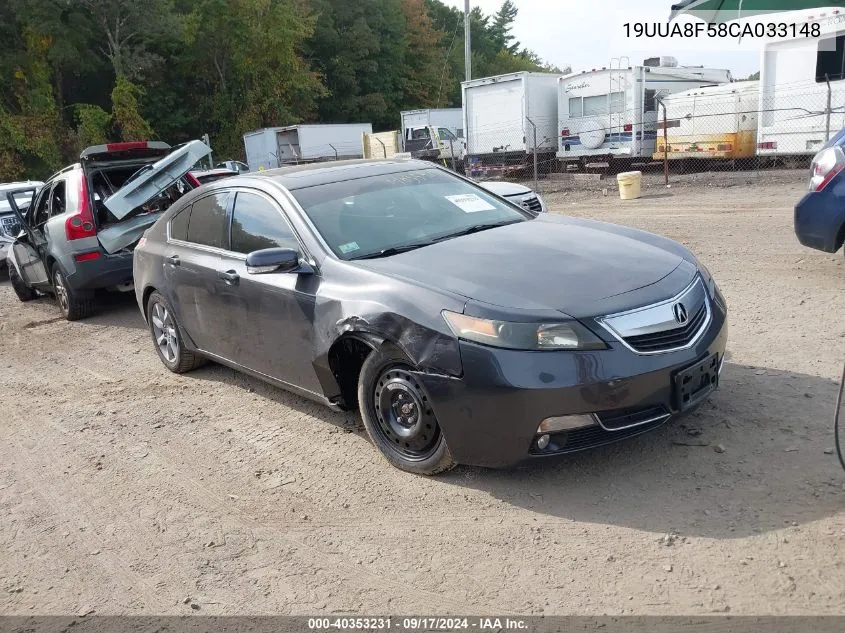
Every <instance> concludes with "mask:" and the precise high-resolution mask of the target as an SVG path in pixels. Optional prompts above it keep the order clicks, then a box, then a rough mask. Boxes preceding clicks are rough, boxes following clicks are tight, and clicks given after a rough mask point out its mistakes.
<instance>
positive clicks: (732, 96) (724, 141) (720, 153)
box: [654, 81, 760, 160]
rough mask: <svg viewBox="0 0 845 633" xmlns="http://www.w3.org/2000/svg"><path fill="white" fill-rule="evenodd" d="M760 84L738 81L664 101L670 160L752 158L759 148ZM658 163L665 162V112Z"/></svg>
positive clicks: (659, 124) (660, 120)
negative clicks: (758, 111)
mask: <svg viewBox="0 0 845 633" xmlns="http://www.w3.org/2000/svg"><path fill="white" fill-rule="evenodd" d="M759 96H760V82H758V81H737V82H734V83H730V84H723V85H721V86H708V87H706V88H696V89H694V90H687V91H685V92H677V93H675V94H672V95H669V96H668V97H666V98H665V99H664V100H663V104H664V105H665V107H666V138H667V140H668V145H669V150H668V152H666V154H665V155H666V156H667V157H668V158H669V160H682V159H687V158H689V159H728V160H737V159H743V158H752V157H753V156H754V153H755V150H756V146H757V102H758V99H759ZM657 129H658V130H659V131H658V135H657V151H656V152H655V154H654V159H655V160H663V158H664V150H665V145H666V144H665V143H664V135H663V112H662V109H661V111H660V112H659V113H658V122H657Z"/></svg>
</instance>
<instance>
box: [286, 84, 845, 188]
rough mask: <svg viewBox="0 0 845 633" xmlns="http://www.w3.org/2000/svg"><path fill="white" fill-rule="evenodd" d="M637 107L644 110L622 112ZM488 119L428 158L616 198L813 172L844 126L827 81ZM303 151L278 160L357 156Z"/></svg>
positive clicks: (368, 139)
mask: <svg viewBox="0 0 845 633" xmlns="http://www.w3.org/2000/svg"><path fill="white" fill-rule="evenodd" d="M631 101H633V102H635V103H637V104H638V108H639V109H638V110H633V109H631V108H626V105H625V104H626V103H629V102H631ZM487 114H489V116H486V115H487ZM484 118H485V119H486V120H488V121H490V123H488V124H486V125H475V126H470V127H469V129H467V130H466V131H465V132H466V138H462V139H458V140H450V139H437V138H433V139H431V141H430V147H428V150H427V151H426V152H424V154H425V156H424V158H425V159H427V160H432V161H435V162H438V163H440V164H442V165H443V166H444V167H447V168H451V169H455V170H457V171H464V172H465V173H466V175H467V176H469V177H470V178H473V179H474V180H480V181H483V180H508V181H515V182H520V183H522V184H524V185H526V186H528V187H531V188H532V189H534V190H535V191H537V192H539V193H552V192H566V191H570V190H578V189H596V190H612V191H614V192H615V191H616V187H617V183H616V176H617V175H618V174H619V173H622V172H627V171H640V172H642V177H643V183H644V185H645V186H650V185H655V186H656V185H667V184H682V183H684V182H688V181H699V180H701V179H709V180H714V179H715V180H725V181H731V180H735V181H741V180H747V179H759V178H761V177H772V178H776V177H777V174H779V173H780V174H782V173H783V171H784V170H791V171H793V172H796V173H797V172H800V173H801V174H802V175H803V174H806V171H807V169H808V167H809V165H810V161H811V159H812V157H813V155H815V153H816V152H818V151H819V150H820V149H821V148H822V147H823V146H824V144H825V143H826V142H827V141H828V140H829V139H830V138H831V137H833V136H835V135H836V134H837V133H838V132H839V130H840V129H843V128H845V81H828V80H827V78H824V77H820V78H818V81H812V80H811V81H806V80H805V81H796V82H792V83H785V84H784V83H782V84H779V85H777V86H776V87H774V88H764V87H762V86H761V83H760V82H759V81H740V82H734V83H730V84H724V85H718V86H707V87H703V88H699V89H695V90H687V91H685V92H678V93H668V92H666V91H662V92H661V91H654V92H653V94H651V95H647V96H646V98H643V99H628V98H625V97H623V96H622V93H613V94H608V95H597V96H596V97H590V98H584V99H583V102H582V103H581V104H579V109H578V116H572V117H570V116H568V114H566V113H564V114H561V113H558V115H557V116H555V117H545V118H542V117H531V118H529V117H526V118H524V119H522V121H521V123H520V117H518V116H517V117H514V116H513V113H512V112H508V111H506V110H505V109H504V108H503V109H502V111H500V112H490V113H485V117H484ZM400 135H401V132H385V133H380V134H373V135H364V139H363V154H364V155H366V156H370V157H374V158H382V157H384V158H389V157H392V156H394V155H396V154H397V152H401V147H400V145H401V139H400ZM297 149H298V148H293V147H291V148H288V150H289V151H288V150H285V151H284V152H282V153H283V154H284V155H283V156H280V159H281V160H279V163H281V164H296V163H301V162H315V161H326V160H328V161H332V160H339V159H343V158H349V157H352V156H356V155H357V156H361V155H362V146H361V145H355V144H354V143H341V144H330V145H325V146H324V147H320V148H309V152H310V154H308V155H305V154H304V153H302V152H297ZM796 170H797V171H796ZM605 193H607V191H605Z"/></svg>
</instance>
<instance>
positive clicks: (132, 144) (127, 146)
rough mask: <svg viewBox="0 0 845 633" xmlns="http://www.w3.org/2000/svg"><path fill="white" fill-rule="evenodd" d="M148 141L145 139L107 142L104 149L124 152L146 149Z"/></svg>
mask: <svg viewBox="0 0 845 633" xmlns="http://www.w3.org/2000/svg"><path fill="white" fill-rule="evenodd" d="M148 147H149V143H147V141H126V142H123V143H109V144H108V145H106V150H108V151H109V152H125V151H128V150H133V149H147V148H148Z"/></svg>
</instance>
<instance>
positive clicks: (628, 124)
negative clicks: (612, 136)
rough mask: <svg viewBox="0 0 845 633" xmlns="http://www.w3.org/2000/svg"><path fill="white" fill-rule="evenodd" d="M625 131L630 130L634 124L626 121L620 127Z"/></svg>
mask: <svg viewBox="0 0 845 633" xmlns="http://www.w3.org/2000/svg"><path fill="white" fill-rule="evenodd" d="M622 129H623V130H624V131H625V132H631V131H632V130H633V129H634V126H633V125H631V124H630V123H626V124H625V126H624V127H623V128H622Z"/></svg>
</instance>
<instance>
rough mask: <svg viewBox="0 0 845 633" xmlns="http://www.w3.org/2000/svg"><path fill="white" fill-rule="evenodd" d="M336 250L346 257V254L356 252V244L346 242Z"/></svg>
mask: <svg viewBox="0 0 845 633" xmlns="http://www.w3.org/2000/svg"><path fill="white" fill-rule="evenodd" d="M338 248H339V249H340V252H341V253H343V254H344V255H346V254H347V253H351V252H352V251H357V250H358V242H347V243H346V244H341V245H340V246H338Z"/></svg>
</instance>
